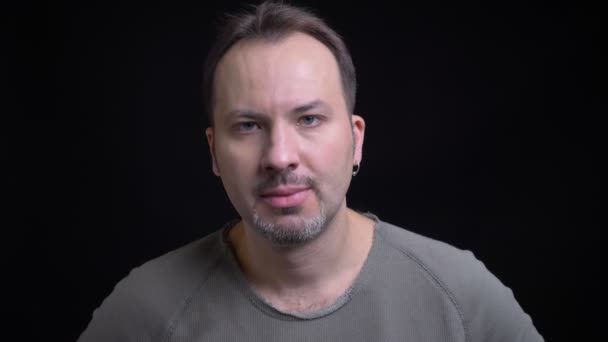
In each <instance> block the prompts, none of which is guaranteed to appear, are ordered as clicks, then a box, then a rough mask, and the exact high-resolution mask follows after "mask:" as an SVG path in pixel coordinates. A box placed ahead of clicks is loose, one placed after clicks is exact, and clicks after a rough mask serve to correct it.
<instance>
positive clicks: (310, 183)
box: [254, 171, 315, 195]
mask: <svg viewBox="0 0 608 342" xmlns="http://www.w3.org/2000/svg"><path fill="white" fill-rule="evenodd" d="M281 185H283V186H285V185H304V186H306V187H310V188H313V189H314V188H315V181H314V179H312V177H309V176H304V175H298V174H296V173H294V172H291V171H285V172H280V173H274V174H271V175H269V176H268V178H267V179H265V180H264V181H263V182H261V183H260V184H258V185H257V186H256V187H255V190H254V191H255V193H256V195H260V194H262V193H264V192H266V191H268V190H270V189H273V188H276V187H278V186H281Z"/></svg>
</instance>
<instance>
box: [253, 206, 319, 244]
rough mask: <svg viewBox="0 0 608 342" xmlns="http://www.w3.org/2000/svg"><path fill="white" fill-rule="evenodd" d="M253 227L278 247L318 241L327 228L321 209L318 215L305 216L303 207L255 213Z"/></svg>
mask: <svg viewBox="0 0 608 342" xmlns="http://www.w3.org/2000/svg"><path fill="white" fill-rule="evenodd" d="M251 223H252V226H253V228H254V229H255V230H256V231H257V232H258V233H260V234H261V235H262V236H263V237H264V238H266V239H268V240H269V241H271V242H273V243H275V244H278V245H297V244H302V243H306V242H309V241H312V240H314V239H316V238H317V237H318V236H319V235H321V233H322V232H323V231H324V230H325V228H326V226H327V216H326V214H325V211H324V210H323V209H322V208H321V210H319V212H317V213H316V215H303V208H302V207H290V208H275V209H273V210H272V212H271V213H260V212H258V211H254V212H253V215H252V222H251Z"/></svg>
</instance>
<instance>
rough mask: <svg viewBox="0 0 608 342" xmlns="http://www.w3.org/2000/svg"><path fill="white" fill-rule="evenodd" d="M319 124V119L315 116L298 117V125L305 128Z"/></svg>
mask: <svg viewBox="0 0 608 342" xmlns="http://www.w3.org/2000/svg"><path fill="white" fill-rule="evenodd" d="M320 122H321V118H320V117H319V116H317V115H304V116H302V117H300V119H299V122H298V124H300V125H302V126H307V127H314V126H317V125H318V124H319V123H320Z"/></svg>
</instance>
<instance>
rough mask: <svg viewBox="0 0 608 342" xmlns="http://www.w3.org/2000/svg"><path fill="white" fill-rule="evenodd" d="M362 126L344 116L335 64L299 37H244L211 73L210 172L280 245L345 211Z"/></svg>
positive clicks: (315, 231) (313, 233)
mask: <svg viewBox="0 0 608 342" xmlns="http://www.w3.org/2000/svg"><path fill="white" fill-rule="evenodd" d="M364 128H365V124H364V122H363V119H362V118H360V117H359V116H355V115H353V116H352V125H351V118H350V117H349V113H348V111H347V107H346V103H345V100H344V96H343V92H342V85H341V80H340V75H339V69H338V65H337V63H336V61H335V58H334V57H333V55H332V53H331V52H330V51H329V49H327V48H326V47H325V46H324V45H323V44H322V43H320V42H319V41H317V40H315V39H314V38H312V37H310V36H308V35H305V34H300V33H296V34H292V35H290V36H288V37H286V38H285V39H282V40H280V41H278V42H265V41H260V40H250V41H241V42H239V43H237V44H235V45H234V46H233V47H232V48H231V49H230V50H228V52H227V53H226V55H225V56H224V57H223V58H222V60H221V61H220V63H219V64H218V67H217V69H216V73H215V82H214V127H213V128H208V129H207V139H208V141H209V146H210V149H211V154H212V158H213V171H214V173H215V174H216V175H218V176H220V177H221V179H222V182H223V184H224V188H225V189H226V192H227V194H228V197H229V198H230V200H231V202H232V204H233V205H234V207H235V208H236V210H237V211H238V213H239V214H240V215H241V217H242V218H243V220H244V221H245V222H246V223H247V225H249V226H251V227H254V228H255V229H256V230H257V231H258V232H260V233H262V234H263V235H264V236H266V237H267V238H269V239H270V240H271V241H273V242H275V243H279V244H295V243H302V242H306V241H309V240H312V239H314V238H315V237H317V236H318V235H319V234H320V233H321V232H322V231H323V229H324V228H325V227H326V225H327V222H328V221H330V220H331V219H332V218H333V217H334V216H335V215H336V213H338V212H339V211H340V210H345V209H346V201H345V195H346V191H347V189H348V186H349V184H350V180H351V175H352V167H353V164H354V163H356V162H358V161H360V160H361V146H362V143H363V134H364Z"/></svg>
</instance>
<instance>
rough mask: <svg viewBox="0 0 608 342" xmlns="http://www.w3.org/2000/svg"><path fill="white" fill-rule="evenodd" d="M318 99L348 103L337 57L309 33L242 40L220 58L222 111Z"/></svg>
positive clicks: (217, 96) (218, 103)
mask: <svg viewBox="0 0 608 342" xmlns="http://www.w3.org/2000/svg"><path fill="white" fill-rule="evenodd" d="M314 100H320V101H323V102H325V103H328V104H329V105H330V106H332V107H336V108H333V109H334V110H342V109H343V110H345V108H346V105H345V101H344V97H343V92H342V85H341V82H340V75H339V68H338V65H337V62H336V59H335V58H334V56H333V54H332V53H331V51H330V50H329V49H328V48H327V47H326V46H325V45H323V44H322V43H321V42H319V41H318V40H316V39H314V38H313V37H311V36H308V35H306V34H302V33H294V34H292V35H289V36H287V37H285V38H283V39H281V40H279V41H273V42H269V41H264V40H260V39H256V40H245V41H240V42H238V43H237V44H235V45H234V46H233V47H232V48H230V49H229V50H228V52H227V53H226V54H225V55H224V57H223V58H222V59H221V60H220V62H219V63H218V66H217V69H216V74H215V77H214V103H215V113H216V115H218V114H219V115H222V114H224V113H226V112H229V111H232V110H235V109H249V110H257V111H264V112H273V111H275V112H279V111H283V110H286V109H287V108H292V107H295V106H298V105H300V104H301V103H306V102H311V101H314Z"/></svg>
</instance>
